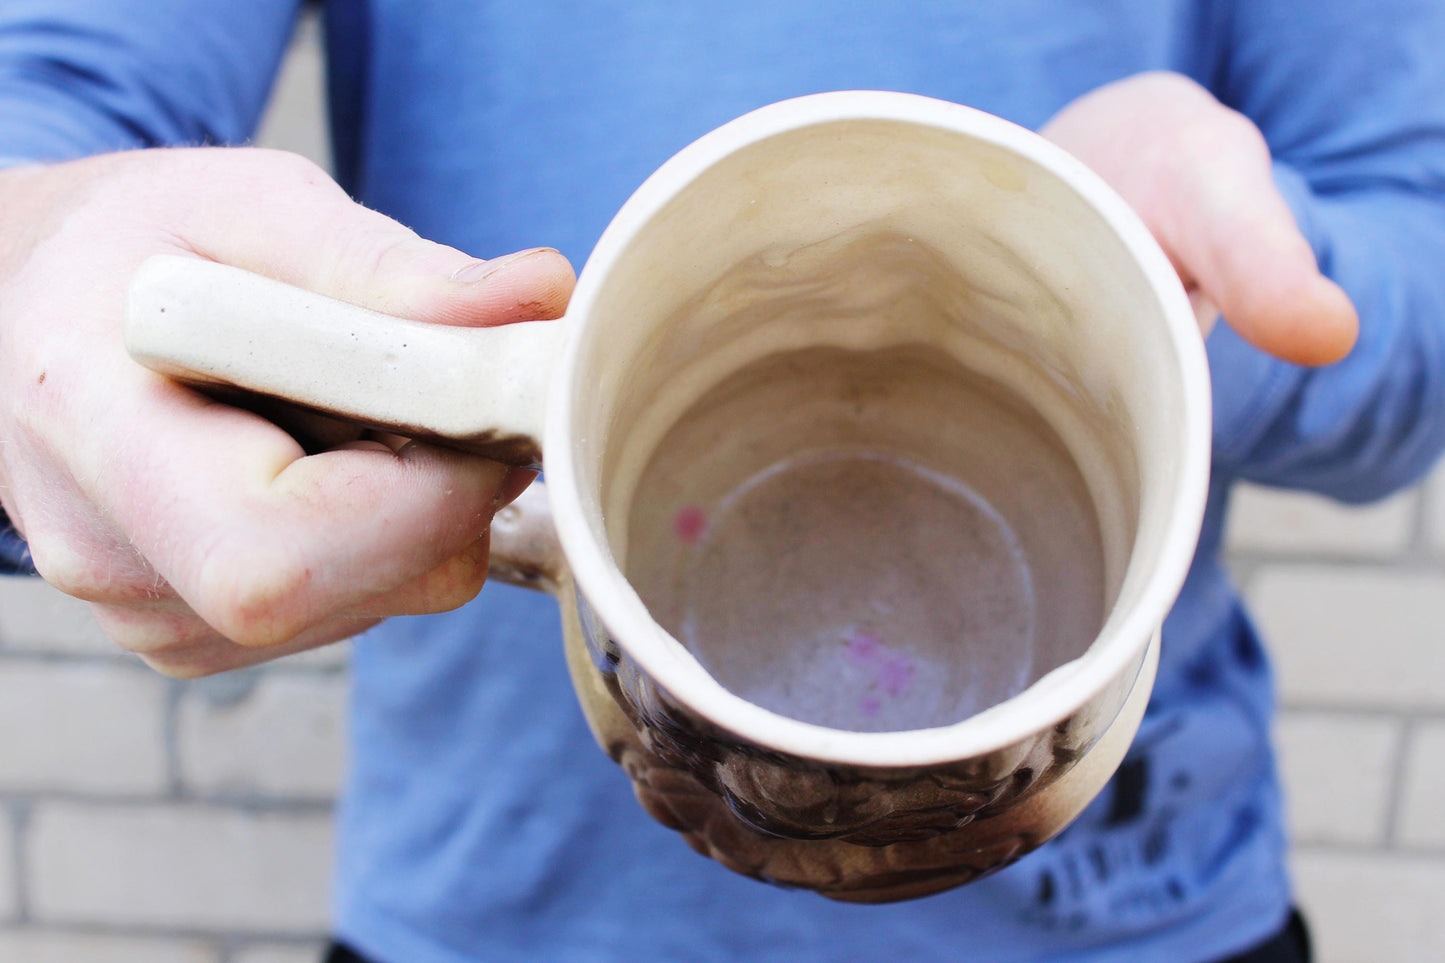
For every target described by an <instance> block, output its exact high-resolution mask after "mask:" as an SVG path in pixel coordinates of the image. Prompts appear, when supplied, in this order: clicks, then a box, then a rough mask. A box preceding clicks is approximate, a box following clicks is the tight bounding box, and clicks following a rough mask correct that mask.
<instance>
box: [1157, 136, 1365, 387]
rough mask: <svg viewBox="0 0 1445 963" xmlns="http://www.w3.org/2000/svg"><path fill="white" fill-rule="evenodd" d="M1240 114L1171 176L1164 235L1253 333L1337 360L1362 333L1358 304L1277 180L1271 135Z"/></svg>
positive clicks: (1301, 356)
mask: <svg viewBox="0 0 1445 963" xmlns="http://www.w3.org/2000/svg"><path fill="white" fill-rule="evenodd" d="M1233 117H1234V118H1235V119H1232V120H1230V121H1229V125H1230V129H1229V130H1228V131H1227V132H1223V133H1221V134H1220V136H1218V138H1217V140H1215V141H1211V143H1213V144H1214V146H1215V148H1216V149H1215V150H1214V151H1212V152H1211V151H1207V150H1204V149H1202V147H1201V149H1199V150H1191V151H1188V152H1186V154H1187V156H1186V158H1185V159H1184V161H1183V162H1182V163H1181V164H1180V166H1179V167H1178V168H1177V171H1176V173H1175V175H1174V176H1173V177H1172V178H1170V179H1169V183H1170V187H1169V188H1168V189H1167V196H1166V197H1165V198H1163V201H1164V203H1163V205H1162V207H1163V210H1162V211H1161V213H1160V217H1159V219H1158V223H1157V225H1156V230H1157V231H1158V233H1159V234H1160V240H1161V241H1162V242H1163V243H1164V245H1165V247H1166V248H1167V249H1168V251H1169V253H1170V256H1171V257H1172V258H1173V259H1174V260H1175V262H1176V264H1177V266H1178V267H1179V268H1180V272H1181V275H1183V276H1184V277H1185V279H1186V281H1187V282H1191V281H1192V282H1193V283H1194V284H1195V285H1197V286H1198V287H1199V289H1200V290H1201V291H1202V292H1203V294H1204V296H1205V297H1207V298H1208V299H1209V300H1210V301H1212V302H1213V303H1214V304H1215V305H1216V306H1217V307H1218V308H1219V310H1220V312H1221V314H1222V315H1223V317H1224V319H1225V320H1226V322H1227V323H1228V324H1229V325H1230V327H1232V328H1234V329H1235V330H1236V331H1238V332H1239V334H1240V336H1241V337H1243V338H1244V339H1245V340H1247V341H1249V342H1250V343H1251V344H1253V345H1255V346H1256V347H1258V348H1260V349H1261V350H1264V351H1267V352H1269V353H1270V354H1273V355H1275V356H1276V357H1280V358H1283V359H1284V360H1286V361H1291V362H1295V363H1297V364H1306V365H1320V364H1329V363H1331V362H1334V361H1338V360H1339V359H1340V358H1343V357H1344V356H1345V355H1346V354H1348V353H1349V351H1350V349H1351V348H1352V347H1353V346H1354V342H1355V338H1356V337H1357V335H1358V332H1359V319H1358V316H1357V315H1356V313H1355V309H1354V305H1353V304H1352V303H1351V302H1350V299H1349V297H1348V296H1347V295H1346V294H1345V292H1344V291H1343V290H1341V289H1340V287H1339V286H1338V285H1336V284H1335V283H1334V282H1333V281H1331V280H1329V279H1328V278H1326V277H1325V276H1324V275H1322V274H1321V273H1320V271H1319V266H1318V264H1317V263H1316V261H1315V256H1314V252H1313V251H1312V250H1311V248H1310V246H1309V243H1308V242H1307V241H1306V240H1305V238H1304V236H1303V235H1302V234H1301V233H1300V231H1299V228H1298V226H1297V225H1296V223H1295V220H1294V215H1293V214H1292V213H1291V211H1290V209H1289V206H1288V205H1287V204H1286V203H1285V200H1284V198H1283V197H1282V196H1281V195H1280V193H1279V189H1278V188H1277V187H1276V186H1275V183H1274V179H1273V175H1272V168H1271V166H1270V162H1269V153H1268V149H1267V148H1266V147H1265V145H1264V141H1263V138H1261V137H1260V135H1259V133H1258V131H1257V130H1256V129H1255V128H1254V126H1253V125H1252V124H1250V123H1249V122H1248V121H1247V120H1245V119H1244V118H1242V117H1238V115H1233ZM1230 141H1233V145H1232V146H1230V145H1229V144H1228V142H1230ZM1197 146H1199V145H1197Z"/></svg>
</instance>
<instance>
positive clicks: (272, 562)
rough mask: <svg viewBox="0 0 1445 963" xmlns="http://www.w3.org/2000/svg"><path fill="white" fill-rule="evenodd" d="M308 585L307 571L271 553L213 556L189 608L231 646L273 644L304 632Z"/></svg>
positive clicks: (253, 551) (309, 573)
mask: <svg viewBox="0 0 1445 963" xmlns="http://www.w3.org/2000/svg"><path fill="white" fill-rule="evenodd" d="M312 583H313V573H312V570H311V568H310V567H309V566H307V565H304V564H302V563H301V562H299V561H297V560H295V559H292V558H286V557H282V556H279V553H277V552H275V551H273V550H266V549H260V548H253V549H251V550H250V551H246V552H240V553H225V554H221V553H213V554H212V556H211V558H210V559H209V561H208V562H207V563H206V564H205V568H204V570H203V572H202V575H201V578H200V580H199V591H198V595H197V598H196V599H194V600H193V601H192V605H193V607H194V608H195V609H196V611H197V612H198V613H200V615H201V617H202V618H204V619H205V620H206V621H207V622H208V623H210V624H211V625H212V626H214V627H215V629H216V630H217V631H218V632H219V633H220V634H221V635H222V636H224V637H225V638H227V639H229V640H231V641H232V642H235V643H236V644H237V645H241V646H244V647H247V648H260V647H268V646H273V645H279V644H281V643H284V642H286V641H288V640H289V639H291V638H292V637H293V636H295V635H297V634H299V632H300V631H301V630H302V629H303V628H304V627H305V620H304V615H305V613H306V611H307V610H308V608H309V607H310V604H309V603H310V598H309V596H310V594H311V588H312Z"/></svg>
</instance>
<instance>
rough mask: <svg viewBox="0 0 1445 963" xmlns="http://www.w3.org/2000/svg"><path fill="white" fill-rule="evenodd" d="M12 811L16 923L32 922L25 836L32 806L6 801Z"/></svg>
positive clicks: (28, 865) (12, 864) (11, 827)
mask: <svg viewBox="0 0 1445 963" xmlns="http://www.w3.org/2000/svg"><path fill="white" fill-rule="evenodd" d="M6 803H7V804H8V805H6V807H5V808H6V809H8V810H9V811H10V837H11V838H10V845H11V847H12V848H13V852H12V853H11V854H10V862H11V867H10V874H11V883H12V884H13V885H14V887H15V922H16V923H17V924H18V925H21V926H23V925H25V924H26V923H29V922H30V872H29V870H30V857H29V854H28V853H27V852H26V847H25V835H26V831H27V830H28V829H29V828H30V806H29V805H28V804H27V803H25V802H23V801H20V800H6Z"/></svg>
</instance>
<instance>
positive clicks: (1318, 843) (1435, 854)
mask: <svg viewBox="0 0 1445 963" xmlns="http://www.w3.org/2000/svg"><path fill="white" fill-rule="evenodd" d="M1289 848H1290V850H1291V853H1292V854H1293V855H1297V856H1365V857H1382V858H1383V857H1388V858H1390V859H1392V860H1402V861H1405V862H1410V863H1419V864H1421V865H1430V866H1435V865H1438V866H1440V867H1441V868H1442V869H1445V846H1411V847H1405V846H1399V847H1396V846H1389V847H1386V846H1377V845H1372V844H1370V843H1346V842H1340V841H1338V840H1310V839H1301V840H1297V841H1292V842H1291V843H1290V847H1289Z"/></svg>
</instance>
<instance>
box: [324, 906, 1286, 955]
mask: <svg viewBox="0 0 1445 963" xmlns="http://www.w3.org/2000/svg"><path fill="white" fill-rule="evenodd" d="M1313 958H1314V957H1313V956H1312V955H1311V953H1310V935H1309V930H1308V929H1306V928H1305V921H1304V917H1302V916H1300V914H1299V911H1298V910H1296V911H1295V912H1293V913H1291V914H1290V917H1289V921H1288V922H1286V923H1285V925H1284V929H1282V930H1280V931H1279V932H1278V933H1276V934H1275V935H1274V936H1271V937H1270V938H1269V939H1267V940H1265V941H1264V942H1263V943H1261V944H1260V945H1259V946H1256V947H1255V948H1254V949H1252V950H1249V951H1247V952H1244V953H1241V954H1239V955H1238V956H1231V957H1230V958H1229V959H1227V960H1220V961H1218V963H1310V960H1312V959H1313ZM325 963H380V961H379V960H368V959H367V958H366V957H364V956H362V955H361V954H360V953H357V952H356V951H355V950H353V949H351V948H350V947H348V946H344V945H342V944H341V943H333V944H331V949H330V950H329V951H328V952H327V954H326V960H325Z"/></svg>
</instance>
